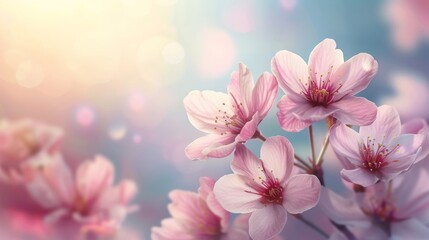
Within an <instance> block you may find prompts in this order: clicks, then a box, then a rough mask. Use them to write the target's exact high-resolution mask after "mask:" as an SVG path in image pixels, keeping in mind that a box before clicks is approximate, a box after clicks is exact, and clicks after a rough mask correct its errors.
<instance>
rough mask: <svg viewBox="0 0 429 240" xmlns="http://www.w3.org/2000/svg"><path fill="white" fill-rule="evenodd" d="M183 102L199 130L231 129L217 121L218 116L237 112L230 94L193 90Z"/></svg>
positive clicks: (189, 117) (193, 123)
mask: <svg viewBox="0 0 429 240" xmlns="http://www.w3.org/2000/svg"><path fill="white" fill-rule="evenodd" d="M183 103H184V105H185V109H186V112H187V114H188V119H189V121H190V122H191V124H192V125H193V126H194V127H195V128H197V129H198V130H200V131H203V132H206V133H221V132H226V131H229V128H228V126H225V124H220V123H216V117H219V116H221V115H222V116H223V115H228V116H233V115H234V114H235V112H234V110H233V107H232V104H231V102H230V95H228V94H225V93H220V92H213V91H192V92H190V93H189V94H188V95H187V96H186V97H185V99H184V100H183ZM219 111H221V113H219ZM224 112H225V113H224Z"/></svg>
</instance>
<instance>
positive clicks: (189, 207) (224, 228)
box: [152, 177, 249, 240]
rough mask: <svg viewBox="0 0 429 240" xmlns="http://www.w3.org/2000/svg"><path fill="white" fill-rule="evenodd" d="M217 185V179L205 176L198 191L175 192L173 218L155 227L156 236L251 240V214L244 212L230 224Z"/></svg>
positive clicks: (170, 239) (167, 239)
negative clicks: (218, 195)
mask: <svg viewBox="0 0 429 240" xmlns="http://www.w3.org/2000/svg"><path fill="white" fill-rule="evenodd" d="M214 184H215V182H214V180H213V179H211V178H208V177H202V178H200V188H199V189H198V193H194V192H188V191H181V190H174V191H172V192H171V193H170V199H171V201H172V203H171V204H169V205H168V210H169V212H170V214H171V215H172V218H167V219H164V220H163V221H162V222H161V227H154V228H152V239H153V240H174V239H180V240H187V239H189V240H191V239H204V240H215V239H224V240H233V239H249V234H248V224H247V221H248V219H249V216H246V215H241V216H239V217H237V219H236V220H235V223H234V225H233V226H229V221H230V213H229V212H227V211H226V210H225V209H223V208H222V207H221V206H220V205H219V203H218V201H217V200H216V198H215V196H214V194H213V187H214Z"/></svg>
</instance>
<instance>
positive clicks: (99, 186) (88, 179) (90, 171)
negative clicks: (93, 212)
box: [76, 156, 115, 202]
mask: <svg viewBox="0 0 429 240" xmlns="http://www.w3.org/2000/svg"><path fill="white" fill-rule="evenodd" d="M114 174H115V172H114V168H113V164H112V163H111V162H110V161H109V160H107V159H106V158H104V157H103V156H96V157H95V159H94V160H90V161H85V162H83V163H82V164H80V165H79V167H78V169H77V172H76V189H77V191H78V192H79V194H80V196H81V197H82V198H83V200H84V201H85V202H91V201H93V200H94V199H95V198H96V197H98V196H99V195H100V194H101V193H102V192H103V191H104V190H106V189H107V188H109V187H110V186H111V185H112V183H113V179H114Z"/></svg>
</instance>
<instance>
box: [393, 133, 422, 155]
mask: <svg viewBox="0 0 429 240" xmlns="http://www.w3.org/2000/svg"><path fill="white" fill-rule="evenodd" d="M426 138H427V136H425V135H423V134H402V135H400V136H399V137H397V138H395V139H394V140H393V141H392V142H391V143H390V144H389V145H390V146H388V147H389V149H393V148H394V147H396V146H398V148H397V149H396V151H395V152H393V153H392V155H391V157H392V158H395V159H400V158H402V157H406V156H409V155H412V154H416V153H417V151H418V150H419V148H421V147H422V144H423V143H424V141H425V140H426ZM419 154H420V153H419Z"/></svg>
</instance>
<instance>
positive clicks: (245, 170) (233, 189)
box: [214, 136, 320, 240]
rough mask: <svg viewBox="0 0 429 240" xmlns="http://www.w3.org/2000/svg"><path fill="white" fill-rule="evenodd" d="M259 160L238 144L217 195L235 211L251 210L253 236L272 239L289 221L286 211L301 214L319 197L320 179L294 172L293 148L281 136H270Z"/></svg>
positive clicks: (248, 211)
mask: <svg viewBox="0 0 429 240" xmlns="http://www.w3.org/2000/svg"><path fill="white" fill-rule="evenodd" d="M261 159H262V160H259V159H258V158H257V157H256V156H255V155H254V154H253V153H252V152H250V151H249V150H248V149H247V148H246V147H245V146H244V145H243V144H239V145H237V149H236V151H235V154H234V159H233V161H232V163H231V168H232V171H233V172H234V174H229V175H225V176H223V177H222V178H220V179H219V180H218V181H217V182H216V184H215V187H214V193H215V195H216V199H218V201H219V203H220V204H221V205H222V207H224V208H225V209H226V210H228V211H230V212H233V213H252V215H251V216H250V219H249V234H250V236H251V237H252V239H254V240H258V239H271V238H272V237H274V236H275V235H277V234H279V233H280V232H281V231H282V229H283V227H284V225H285V224H286V219H287V212H289V213H291V214H298V213H302V212H304V211H307V210H308V209H310V208H313V207H314V206H315V205H316V204H317V202H318V201H319V194H320V182H319V180H318V179H317V178H316V177H315V176H313V175H308V174H297V175H294V176H291V175H292V174H291V173H292V168H293V159H294V150H293V148H292V145H291V144H290V142H289V141H288V140H287V139H286V138H284V137H281V136H276V137H271V138H268V139H267V140H266V141H265V142H264V143H263V145H262V148H261Z"/></svg>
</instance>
